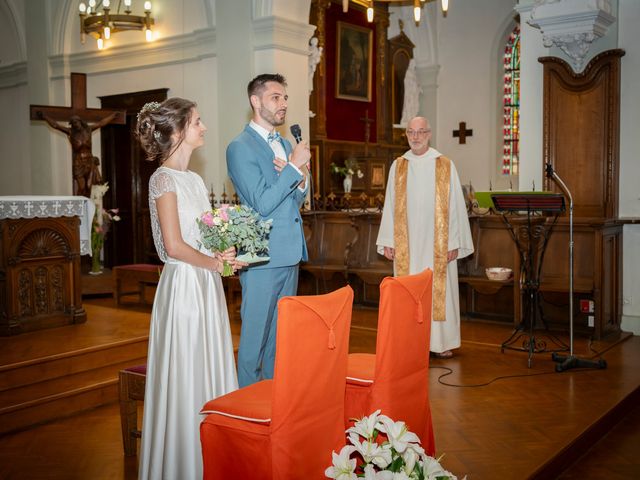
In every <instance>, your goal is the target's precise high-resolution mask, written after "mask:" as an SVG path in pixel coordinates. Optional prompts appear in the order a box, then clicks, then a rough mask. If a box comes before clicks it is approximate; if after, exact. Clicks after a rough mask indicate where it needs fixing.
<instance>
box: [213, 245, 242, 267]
mask: <svg viewBox="0 0 640 480" xmlns="http://www.w3.org/2000/svg"><path fill="white" fill-rule="evenodd" d="M216 256H217V257H218V258H219V259H220V260H222V261H223V262H225V261H226V262H227V263H228V264H229V265H231V267H232V268H233V271H234V272H237V271H238V270H240V269H241V268H244V267H246V266H247V265H249V264H248V263H245V262H240V261H239V260H236V248H235V247H229V248H227V249H226V250H225V251H224V252H218V253H216Z"/></svg>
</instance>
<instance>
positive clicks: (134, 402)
mask: <svg viewBox="0 0 640 480" xmlns="http://www.w3.org/2000/svg"><path fill="white" fill-rule="evenodd" d="M146 379H147V365H146V364H145V365H137V366H135V367H129V368H125V369H123V370H120V374H119V383H118V394H119V397H120V423H121V425H122V446H123V448H124V454H125V455H126V456H128V457H130V456H133V455H135V454H136V451H137V447H138V445H137V439H138V438H140V437H141V433H140V430H139V429H138V402H142V401H144V389H145V383H146Z"/></svg>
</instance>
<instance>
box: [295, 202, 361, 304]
mask: <svg viewBox="0 0 640 480" xmlns="http://www.w3.org/2000/svg"><path fill="white" fill-rule="evenodd" d="M303 218H304V222H305V229H306V230H307V232H309V235H308V238H307V239H306V240H307V249H308V251H309V260H308V261H306V262H303V263H301V264H300V270H301V271H303V272H308V273H310V274H311V275H312V277H313V280H314V292H313V293H315V294H316V295H317V294H321V293H326V292H327V291H330V290H332V289H333V288H335V287H336V286H338V285H334V281H335V280H336V279H334V278H333V277H334V276H337V277H338V279H337V283H338V284H339V286H342V285H345V284H346V283H347V254H348V248H349V245H352V244H353V242H354V240H355V238H356V233H357V232H356V230H355V228H354V226H353V223H352V221H351V219H350V217H349V215H348V214H345V213H343V212H311V213H305V214H304V217H303Z"/></svg>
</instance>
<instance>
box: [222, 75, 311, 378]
mask: <svg viewBox="0 0 640 480" xmlns="http://www.w3.org/2000/svg"><path fill="white" fill-rule="evenodd" d="M286 86H287V83H286V80H285V79H284V77H283V76H282V75H279V74H262V75H258V76H257V77H256V78H254V79H253V80H251V82H249V85H248V87H247V93H248V95H249V103H250V104H251V109H252V110H253V117H252V120H251V122H249V124H248V125H246V126H245V128H244V130H243V131H242V132H241V133H240V135H238V136H237V137H236V138H235V139H233V141H232V142H231V143H230V144H229V146H228V147H227V169H228V172H229V176H230V177H231V181H232V182H233V185H234V187H235V189H236V193H237V194H238V196H239V197H240V201H241V202H242V203H243V204H245V205H249V206H251V207H252V208H253V209H254V210H256V211H257V212H258V213H259V214H260V216H261V217H262V218H263V219H269V218H272V219H273V224H272V227H271V232H270V234H269V256H270V257H271V259H270V260H269V261H268V262H266V263H262V264H257V265H254V266H250V267H249V268H247V269H245V270H243V271H242V272H241V273H240V285H241V286H242V305H241V307H240V316H241V317H242V331H241V335H240V348H239V350H238V383H239V385H240V387H244V386H246V385H250V384H252V383H255V382H257V381H259V380H262V379H265V378H273V365H274V360H275V355H276V322H277V304H278V300H279V299H280V298H282V297H285V296H289V295H295V294H296V292H297V289H298V264H299V263H300V261H301V260H307V246H306V244H305V241H304V232H303V229H302V219H301V217H300V207H301V205H302V203H303V201H304V198H305V195H306V192H307V188H308V181H307V179H308V177H309V171H308V168H307V166H308V162H309V159H310V158H311V154H310V152H309V146H308V145H307V143H306V142H305V141H302V142H300V143H298V144H297V145H296V147H295V148H294V149H293V150H292V148H291V144H290V143H289V142H288V141H287V140H285V139H284V138H281V137H280V134H279V133H278V132H276V127H278V126H280V125H282V124H283V123H284V121H285V116H286V113H287V100H288V96H287V92H286Z"/></svg>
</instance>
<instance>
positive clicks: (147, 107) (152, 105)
mask: <svg viewBox="0 0 640 480" xmlns="http://www.w3.org/2000/svg"><path fill="white" fill-rule="evenodd" d="M159 108H160V104H159V103H158V102H148V103H145V104H144V105H143V106H142V108H141V109H140V111H139V112H138V120H139V119H140V114H142V113H146V112H154V111H156V110H158V109H159Z"/></svg>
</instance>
